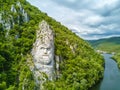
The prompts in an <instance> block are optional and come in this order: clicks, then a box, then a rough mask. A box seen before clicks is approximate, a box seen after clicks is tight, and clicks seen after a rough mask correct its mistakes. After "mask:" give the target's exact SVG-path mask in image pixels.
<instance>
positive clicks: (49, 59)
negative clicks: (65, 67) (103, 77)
mask: <svg viewBox="0 0 120 90" xmlns="http://www.w3.org/2000/svg"><path fill="white" fill-rule="evenodd" d="M36 38H37V39H36V41H35V43H34V45H33V48H32V52H31V54H32V56H33V63H34V67H33V69H32V72H33V74H34V78H35V80H36V84H37V86H39V88H42V84H43V83H44V82H45V81H46V79H48V80H53V79H54V73H55V69H54V34H53V31H52V30H51V28H50V26H49V25H48V24H47V23H46V22H45V21H42V22H41V24H40V25H39V30H37V37H36Z"/></svg>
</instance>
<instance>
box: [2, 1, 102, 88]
mask: <svg viewBox="0 0 120 90" xmlns="http://www.w3.org/2000/svg"><path fill="white" fill-rule="evenodd" d="M16 2H17V1H16V0H1V1H0V4H1V7H2V8H1V10H0V11H1V12H5V14H4V18H3V19H7V18H8V16H9V15H12V16H13V17H14V20H16V21H15V25H14V26H13V27H12V28H11V30H9V32H8V30H5V29H3V28H2V25H1V24H0V37H1V38H0V89H1V88H3V90H4V89H7V90H22V88H24V90H34V88H35V82H34V78H33V75H32V72H31V71H30V69H29V67H28V66H27V57H26V55H27V54H30V52H31V49H32V45H33V43H34V42H35V39H36V30H37V29H38V24H39V22H41V21H42V20H46V21H47V22H48V23H49V25H50V26H51V28H52V29H53V30H54V36H55V41H54V43H55V55H56V56H58V57H60V62H61V63H59V64H60V71H59V73H60V74H59V78H58V79H56V80H55V81H53V82H49V81H47V82H46V83H45V88H46V90H87V89H88V88H90V87H92V86H93V85H94V84H95V83H96V82H97V81H98V80H99V79H100V78H102V76H103V64H104V61H103V58H102V57H101V56H100V55H99V54H97V53H95V52H94V50H93V49H92V48H91V46H90V45H89V44H88V43H87V42H85V41H84V40H83V39H81V38H79V37H78V36H76V35H75V34H74V33H72V32H71V31H70V30H69V29H68V28H66V27H65V26H63V25H61V23H59V22H57V21H55V20H54V19H52V18H51V17H48V16H47V14H46V13H43V12H41V11H39V10H38V9H37V8H35V7H34V6H31V5H30V4H29V3H28V2H26V1H25V0H20V2H21V5H22V7H23V8H24V9H25V11H26V12H27V13H28V15H29V18H30V20H29V22H23V20H22V19H20V23H18V22H17V19H16V18H17V16H18V15H19V16H20V13H12V12H11V11H10V9H11V5H15V8H16V9H17V12H19V7H17V6H16ZM6 33H8V35H6Z"/></svg>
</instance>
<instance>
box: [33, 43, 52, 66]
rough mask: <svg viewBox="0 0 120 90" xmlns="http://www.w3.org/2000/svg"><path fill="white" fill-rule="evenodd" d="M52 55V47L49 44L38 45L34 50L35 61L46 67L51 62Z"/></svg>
mask: <svg viewBox="0 0 120 90" xmlns="http://www.w3.org/2000/svg"><path fill="white" fill-rule="evenodd" d="M53 53H54V47H53V46H52V45H51V44H50V43H48V44H42V45H39V46H38V47H37V48H36V54H35V60H36V62H38V63H40V64H43V65H48V64H50V63H51V62H52V61H53V58H54V55H53Z"/></svg>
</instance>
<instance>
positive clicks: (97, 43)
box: [88, 37, 120, 52]
mask: <svg viewBox="0 0 120 90" xmlns="http://www.w3.org/2000/svg"><path fill="white" fill-rule="evenodd" d="M88 42H90V44H91V45H92V46H93V47H94V48H95V49H99V50H103V51H107V52H120V49H119V48H120V37H111V38H106V39H99V40H90V41H88Z"/></svg>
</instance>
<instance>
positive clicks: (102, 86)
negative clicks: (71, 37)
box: [91, 54, 120, 90]
mask: <svg viewBox="0 0 120 90" xmlns="http://www.w3.org/2000/svg"><path fill="white" fill-rule="evenodd" d="M103 56H104V58H105V71H104V77H103V80H102V81H101V82H100V83H99V84H98V85H96V86H94V87H93V88H92V89H91V90H120V70H119V69H118V67H117V63H116V62H115V61H114V60H113V59H111V56H112V55H111V54H103Z"/></svg>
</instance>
